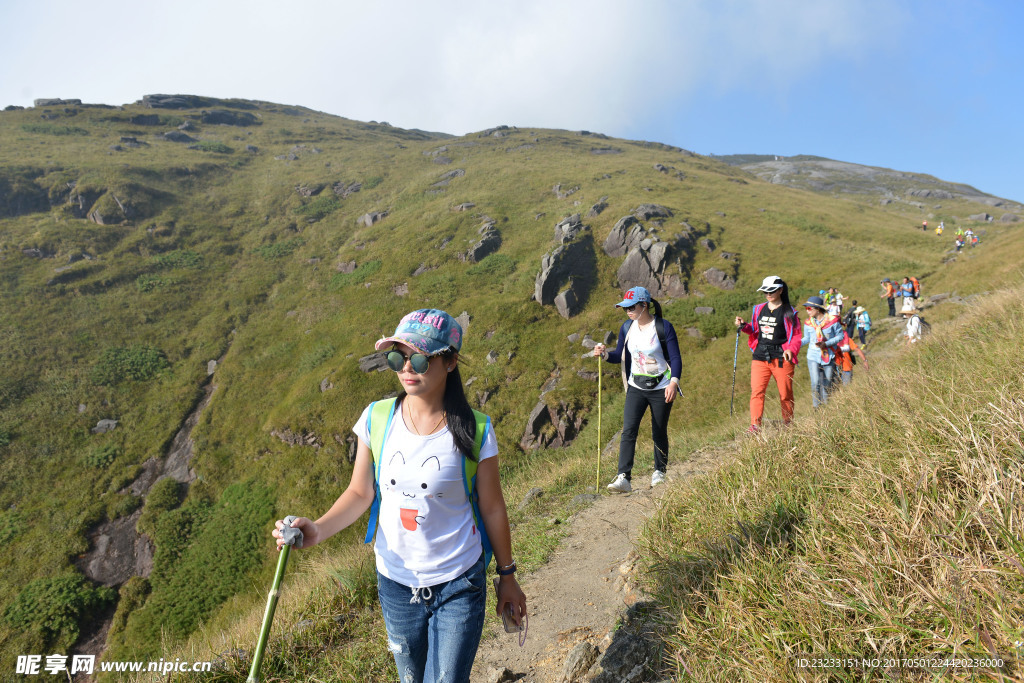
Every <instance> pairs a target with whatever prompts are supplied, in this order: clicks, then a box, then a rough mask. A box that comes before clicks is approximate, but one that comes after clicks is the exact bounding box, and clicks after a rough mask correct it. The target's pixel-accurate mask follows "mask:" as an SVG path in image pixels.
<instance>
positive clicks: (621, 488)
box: [608, 474, 633, 493]
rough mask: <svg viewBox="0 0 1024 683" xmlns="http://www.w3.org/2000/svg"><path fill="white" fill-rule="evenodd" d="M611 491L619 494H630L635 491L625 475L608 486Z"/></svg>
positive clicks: (616, 478)
mask: <svg viewBox="0 0 1024 683" xmlns="http://www.w3.org/2000/svg"><path fill="white" fill-rule="evenodd" d="M608 490H609V491H615V492H617V493H629V492H630V491H632V490H633V487H632V486H630V484H629V479H626V475H625V474H620V475H619V476H617V477H615V481H613V482H612V483H610V484H608Z"/></svg>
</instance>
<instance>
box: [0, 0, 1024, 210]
mask: <svg viewBox="0 0 1024 683" xmlns="http://www.w3.org/2000/svg"><path fill="white" fill-rule="evenodd" d="M149 5H152V3H150V4H147V3H138V2H127V1H126V0H93V2H90V3H87V4H85V5H83V4H81V3H72V2H70V0H35V1H34V2H31V3H29V2H22V3H16V2H13V0H7V1H5V2H2V3H0V26H3V27H4V40H3V42H2V43H0V106H4V105H8V104H18V105H30V104H31V103H32V100H33V99H35V98H38V97H65V98H80V99H82V100H84V101H86V102H102V103H107V104H124V103H128V102H133V101H135V100H137V99H140V98H141V97H142V96H143V95H145V94H147V93H190V94H200V95H209V96H215V97H243V98H249V99H260V100H269V101H274V102H282V103H286V104H298V105H303V106H307V107H311V108H313V109H318V110H321V111H325V112H328V113H331V114H337V115H339V116H345V117H348V118H352V119H358V120H376V121H388V122H390V123H391V124H393V125H396V126H402V127H406V128H422V129H426V130H436V131H444V132H448V133H454V134H464V133H468V132H472V131H476V130H481V129H484V128H488V127H491V126H494V125H499V124H508V125H515V126H520V127H547V128H565V129H570V130H579V129H586V130H591V131H597V132H602V133H606V134H608V135H612V136H616V137H628V138H635V139H644V140H652V141H657V142H665V143H669V144H674V145H678V146H680V147H684V148H686V149H691V150H693V151H695V152H699V153H702V154H708V153H715V154H732V153H764V154H782V155H792V154H817V155H820V156H825V157H830V158H833V159H840V160H843V161H851V162H856V163H862V164H868V165H874V166H885V167H888V168H894V169H898V170H901V171H914V172H919V173H928V174H931V175H934V176H937V177H939V178H942V179H943V180H949V181H953V182H963V183H968V184H970V185H973V186H975V187H977V188H978V189H980V190H982V191H985V192H989V193H992V194H995V195H999V196H1003V197H1007V198H1010V199H1014V200H1017V201H1024V174H1022V172H1021V170H1020V169H1021V156H1022V152H1024V132H1022V130H1021V126H1020V123H1019V121H1020V119H1021V118H1022V113H1021V112H1022V109H1024V106H1022V105H1024V89H1022V87H1021V84H1022V81H1024V79H1022V76H1021V74H1022V73H1024V41H1022V40H1021V38H1020V36H1021V35H1022V30H1024V3H1019V2H1012V1H1009V0H969V1H967V0H965V1H962V2H954V1H951V0H931V1H928V2H925V1H923V0H922V1H917V0H888V1H884V2H883V1H880V0H629V1H626V0H588V1H586V2H583V1H580V0H564V1H560V0H516V2H508V1H504V2H502V1H498V0H492V1H491V2H479V1H478V0H448V1H447V2H445V3H441V4H439V3H424V2H422V1H420V0H392V2H388V3H367V2H365V0H362V1H361V2H358V3H356V2H349V1H348V0H307V1H306V2H302V3H283V2H279V1H277V2H271V1H270V0H249V1H248V2H245V3H242V2H236V1H235V0H222V1H220V2H203V1H200V0H179V2H177V3H174V4H173V5H167V4H155V5H152V6H149Z"/></svg>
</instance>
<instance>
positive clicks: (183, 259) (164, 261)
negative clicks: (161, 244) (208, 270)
mask: <svg viewBox="0 0 1024 683" xmlns="http://www.w3.org/2000/svg"><path fill="white" fill-rule="evenodd" d="M151 261H152V263H153V265H154V266H156V267H157V268H164V269H171V268H201V267H202V265H203V257H202V256H200V255H199V254H197V253H196V252H194V251H192V250H190V249H175V250H174V251H169V252H167V253H166V254H157V255H156V256H154V257H153V258H152V259H151Z"/></svg>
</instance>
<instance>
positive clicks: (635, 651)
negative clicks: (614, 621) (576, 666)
mask: <svg viewBox="0 0 1024 683" xmlns="http://www.w3.org/2000/svg"><path fill="white" fill-rule="evenodd" d="M655 611H656V610H655V605H654V604H653V603H646V602H638V603H636V604H634V605H632V606H631V607H630V608H629V609H628V610H626V614H625V615H623V616H622V619H621V623H620V625H619V628H618V629H616V631H615V636H614V637H613V638H612V642H611V645H609V646H608V648H607V649H606V650H605V651H604V655H603V656H602V657H601V661H600V662H598V665H597V668H593V669H591V671H590V672H589V673H590V675H591V676H592V678H591V679H590V680H592V681H593V683H622V681H643V680H648V673H647V670H648V667H649V666H650V664H651V662H656V661H658V659H659V654H660V650H661V645H660V640H659V638H658V636H657V634H658V633H660V632H661V631H662V628H663V627H662V626H660V625H659V624H658V619H657V616H656V614H655ZM595 672H598V673H596V675H594V674H595Z"/></svg>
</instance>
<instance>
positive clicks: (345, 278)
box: [327, 261, 383, 290]
mask: <svg viewBox="0 0 1024 683" xmlns="http://www.w3.org/2000/svg"><path fill="white" fill-rule="evenodd" d="M382 265H383V263H382V262H381V261H367V262H366V263H364V264H363V265H361V266H359V267H358V268H356V269H355V270H353V271H352V272H351V273H337V274H336V275H335V276H334V277H332V278H331V281H330V283H329V284H328V285H327V288H328V289H331V290H337V289H341V288H342V287H347V286H349V285H358V284H362V283H363V282H365V281H366V278H368V277H370V276H371V275H373V274H374V273H376V272H377V271H378V270H380V268H381V266H382Z"/></svg>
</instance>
